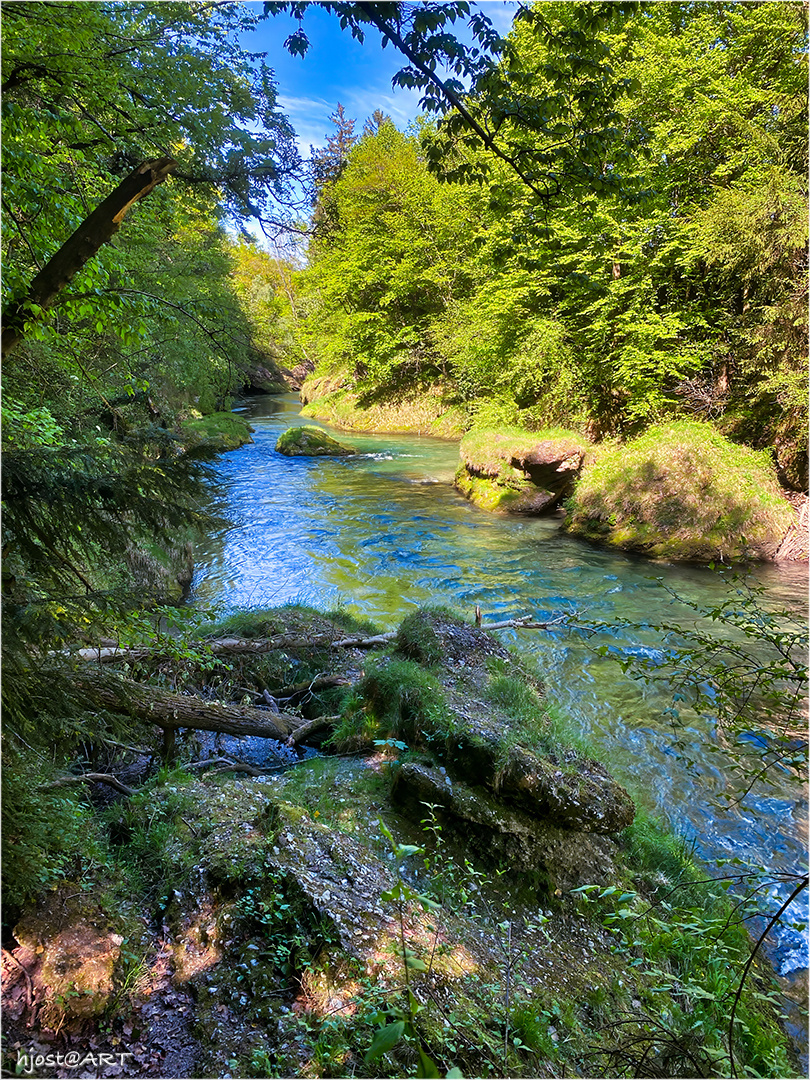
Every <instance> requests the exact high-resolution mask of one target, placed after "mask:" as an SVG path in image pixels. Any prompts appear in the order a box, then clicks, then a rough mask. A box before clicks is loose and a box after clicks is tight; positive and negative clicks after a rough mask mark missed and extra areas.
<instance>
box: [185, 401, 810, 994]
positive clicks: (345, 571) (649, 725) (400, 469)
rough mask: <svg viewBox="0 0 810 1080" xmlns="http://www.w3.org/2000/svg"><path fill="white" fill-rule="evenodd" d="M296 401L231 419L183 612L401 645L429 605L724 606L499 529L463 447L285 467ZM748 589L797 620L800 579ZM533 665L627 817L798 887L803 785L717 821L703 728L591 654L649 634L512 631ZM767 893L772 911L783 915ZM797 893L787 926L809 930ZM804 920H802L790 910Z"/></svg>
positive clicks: (777, 893)
mask: <svg viewBox="0 0 810 1080" xmlns="http://www.w3.org/2000/svg"><path fill="white" fill-rule="evenodd" d="M299 410H300V404H299V402H298V399H297V397H296V396H293V395H291V394H290V395H283V396H278V397H275V396H263V397H257V398H252V399H248V400H247V401H246V402H243V403H242V404H241V405H240V407H239V408H238V409H237V410H236V411H237V412H239V413H240V414H241V415H242V416H244V417H245V418H246V419H248V420H249V421H250V423H251V424H252V425H253V426H254V428H255V433H254V436H253V438H254V442H253V444H252V445H248V446H245V447H243V448H242V449H240V450H237V451H233V452H231V453H227V454H223V455H222V456H221V457H220V458H219V461H218V465H217V471H218V476H219V479H220V481H221V484H222V488H223V492H224V495H225V499H226V505H227V513H228V515H229V517H230V519H231V521H232V522H233V525H232V526H230V527H228V528H223V529H222V530H221V531H220V532H218V533H215V534H214V535H212V536H210V537H209V538H208V540H207V542H206V543H204V544H201V545H200V546H199V548H198V551H197V555H196V569H195V576H194V585H193V593H192V600H193V601H194V602H196V603H198V604H205V605H216V606H217V607H219V608H221V609H223V610H228V609H233V608H240V607H270V606H275V605H278V604H283V603H285V602H288V601H296V602H302V603H309V604H313V605H316V606H319V607H323V608H330V607H335V606H337V605H341V606H344V607H345V608H346V609H347V610H348V611H350V612H352V613H355V614H359V615H363V616H366V617H369V618H371V619H373V620H374V621H375V622H376V623H377V624H379V625H380V626H382V627H384V628H386V629H392V628H394V627H395V626H396V625H397V624H398V623H399V621H400V620H401V619H402V617H403V616H404V615H406V614H407V613H408V612H409V611H411V610H413V609H414V608H415V607H417V606H419V605H422V604H425V603H446V604H449V605H451V606H453V607H455V608H457V609H459V610H461V611H462V612H464V613H466V614H467V615H468V616H469V617H470V618H472V615H473V612H474V609H475V607H476V605H478V606H480V608H481V611H482V612H483V616H484V625H486V623H487V622H495V621H500V620H502V619H506V618H511V617H514V616H520V615H527V614H531V615H532V616H535V617H536V618H537V619H538V620H545V619H548V618H549V617H553V616H554V615H556V614H559V613H560V612H564V611H570V610H572V609H574V608H576V609H578V610H579V611H581V612H583V613H584V617H585V618H586V619H587V618H590V619H593V620H599V621H610V620H613V619H616V620H628V621H630V622H634V623H657V622H666V621H669V622H676V623H681V624H682V625H686V624H688V623H689V621H690V619H691V620H694V613H693V611H692V609H691V608H690V607H689V606H687V605H682V604H678V603H677V602H674V601H673V599H672V597H671V595H670V594H669V593H668V592H666V591H665V590H664V588H663V587H662V580H663V582H665V583H666V585H667V586H668V587H669V588H671V589H673V590H675V591H676V592H677V593H678V594H679V595H681V596H683V597H684V598H686V599H687V600H689V601H692V602H695V603H700V604H711V603H719V602H721V601H722V600H723V599H724V598H725V597H726V596H727V595H728V590H729V588H730V586H729V584H728V583H727V582H725V581H724V580H723V579H722V577H721V576H720V575H719V574H718V573H716V572H714V571H712V570H710V569H709V568H707V567H701V566H696V565H688V564H662V563H653V562H650V561H649V560H645V559H643V558H640V557H635V556H632V555H626V554H622V553H619V552H613V551H607V550H603V549H600V548H597V547H593V546H591V545H590V544H587V543H585V542H583V541H579V540H576V539H574V538H572V537H568V536H566V535H565V534H564V533H563V532H562V531H561V529H560V527H559V522H558V521H557V520H555V519H542V518H539V519H520V518H509V517H504V516H499V515H494V514H490V513H487V512H486V511H483V510H479V509H478V508H476V507H474V506H472V505H471V504H470V503H468V502H467V501H466V500H465V499H464V498H463V497H462V496H460V495H459V494H458V493H457V492H456V491H455V490H454V488H453V486H452V480H453V474H454V472H455V469H456V466H457V463H458V444H457V443H452V442H447V441H444V440H440V439H431V438H425V437H418V436H413V435H404V434H386V435H370V434H359V433H354V432H353V433H348V434H347V433H344V432H335V431H334V430H333V429H330V428H328V426H327V425H323V424H322V425H319V426H321V427H324V428H326V430H330V431H331V432H332V434H334V435H335V436H336V437H337V438H338V439H339V440H340V441H341V442H343V443H344V444H346V445H349V446H351V447H353V448H354V449H355V450H356V451H358V453H357V455H356V456H353V457H349V458H288V457H284V456H283V455H281V454H278V453H276V451H275V444H276V440H277V438H278V436H279V434H280V433H281V432H282V431H284V430H286V428H287V427H289V426H290V425H292V424H297V423H312V421H310V420H306V421H304V420H303V419H301V418H300V416H299ZM756 579H757V581H758V582H759V583H761V584H762V585H764V586H765V587H766V589H767V594H766V595H767V602H768V603H769V604H773V605H774V606H775V607H783V606H788V607H791V608H794V609H798V610H800V611H801V612H802V613H803V614H805V615H806V612H807V596H808V569H807V566H806V565H805V564H782V565H763V566H760V567H758V568H757V570H756ZM503 633H504V637H505V638H506V639H507V641H508V642H509V643H511V644H514V645H516V646H517V647H518V648H519V649H520V650H522V651H524V652H527V653H531V654H532V655H533V656H534V658H535V659H536V662H537V664H538V666H539V668H540V670H541V671H542V673H543V677H544V680H545V683H546V686H547V693H548V696H549V699H550V700H551V701H553V702H555V703H556V704H557V705H558V706H559V708H561V709H563V710H565V711H566V712H567V713H568V715H569V716H571V718H572V719H573V720H574V722H575V724H576V726H577V728H578V729H579V730H580V731H581V732H582V734H583V735H584V736H585V737H586V738H588V739H589V740H590V742H591V743H593V744H594V745H596V746H597V747H599V748H600V749H601V750H603V756H604V758H605V760H606V761H607V762H608V763H609V765H610V768H611V770H612V771H613V772H614V774H615V775H616V776H617V778H619V779H622V780H624V781H625V782H626V783H627V784H628V786H629V787H630V788H631V790H632V791H633V794H634V796H635V797H636V798H637V800H640V801H642V802H644V803H645V804H646V806H647V808H648V809H650V810H652V811H654V812H656V813H658V814H659V815H662V816H664V817H665V818H666V819H667V820H669V822H670V823H671V824H672V825H673V827H674V828H676V829H677V830H679V831H680V832H682V833H683V834H685V835H686V836H687V837H688V838H689V840H690V841H692V842H693V843H694V845H695V848H696V851H697V853H698V854H699V855H700V856H701V857H702V858H703V859H705V860H706V861H707V863H708V864H709V865H710V867H711V864H712V862H713V860H715V859H721V858H733V857H738V858H741V859H742V860H743V861H744V862H746V863H752V864H754V865H759V866H763V867H765V868H766V869H767V870H768V871H770V872H774V873H778V872H780V871H781V872H801V871H802V870H804V869H805V868H806V863H807V858H806V852H807V798H806V791H805V788H804V786H803V785H802V784H800V783H797V782H796V780H795V778H792V777H791V776H789V775H787V774H778V773H774V774H773V775H772V777H771V780H772V783H770V784H769V785H768V786H758V787H756V788H755V789H754V790H753V791H752V792H751V793H750V795H748V796H747V797H746V798H745V799H744V800H743V803H742V805H741V806H736V807H733V808H732V807H727V806H725V807H724V806H723V805H722V804H721V802H720V800H719V797H720V796H721V794H723V793H725V794H726V795H728V794H731V795H733V794H734V792H735V791H736V790H737V785H738V783H739V781H738V780H737V778H736V776H735V774H734V772H733V770H732V769H731V766H730V762H729V761H728V759H727V758H726V757H725V756H724V754H723V752H722V750H720V751H718V749H714V750H712V751H709V749H708V748H709V747H716V745H717V743H716V739H715V731H714V725H713V723H712V720H711V718H707V717H700V716H697V715H695V714H692V717H691V718H690V720H689V724H688V726H687V727H686V730H685V731H681V733H680V734H681V738H682V739H685V741H686V743H687V744H688V749H687V752H686V757H687V758H689V759H690V761H691V763H689V762H687V761H686V760H685V758H684V752H683V749H682V748H681V749H680V750H678V749H676V748H675V746H674V745H673V744H674V740H675V735H674V734H673V730H672V727H671V724H670V723H669V721H668V720H667V718H666V716H665V715H664V714H663V710H664V709H665V708H667V707H670V706H671V705H672V697H671V693H667V692H665V691H664V690H663V689H662V688H661V687H659V686H656V685H647V686H644V685H642V684H640V683H639V682H638V681H636V680H633V679H632V678H630V677H629V676H627V675H625V674H623V673H622V671H621V669H620V667H619V666H618V665H617V664H616V663H615V662H614V661H612V660H610V659H609V658H606V657H603V656H599V655H598V654H597V652H596V645H597V643H599V642H600V641H601V643H604V642H605V640H607V641H608V642H609V645H610V646H611V647H612V648H613V649H614V650H617V651H620V652H624V653H625V654H627V653H628V652H633V651H636V652H638V651H647V652H649V651H650V650H653V655H655V653H654V650H656V649H660V648H661V647H662V646H663V642H662V640H661V638H660V635H658V634H657V633H656V632H655V631H653V630H651V629H649V628H647V629H644V630H639V631H632V632H628V631H625V632H615V633H612V634H610V635H608V636H607V638H605V636H604V635H603V636H601V638H597V639H595V640H594V639H593V638H586V637H584V636H582V635H576V634H571V633H570V632H567V631H564V630H560V631H559V632H555V633H547V632H543V631H528V630H526V631H507V632H503ZM788 892H789V888H788V887H787V886H786V885H778V886H774V887H773V889H772V890H771V898H770V902H771V903H772V904H774V903H776V901H777V898H780V897H786V896H787V895H788ZM806 897H807V893H806V892H805V893H804V900H803V903H802V904H798V903H797V904H794V905H793V907H794V910H792V911H791V912H790V913H789V915H790V917H791V919H792V920H798V921H802V922H804V923H805V924H806V921H807V899H806ZM797 908H799V909H800V910H795V909H797ZM769 955H770V958H771V961H772V963H773V964H774V967H775V969H776V970H777V972H778V973H779V974H781V975H785V976H790V975H791V974H794V976H795V975H798V973H799V972H800V971H801V970H802V969H805V968H806V967H807V963H808V949H807V936H806V933H805V932H804V931H802V930H800V929H795V928H792V927H786V928H783V929H782V930H781V931H780V932H779V934H778V935H777V936H776V938H775V939H774V942H773V944H772V945H771V947H770V950H769Z"/></svg>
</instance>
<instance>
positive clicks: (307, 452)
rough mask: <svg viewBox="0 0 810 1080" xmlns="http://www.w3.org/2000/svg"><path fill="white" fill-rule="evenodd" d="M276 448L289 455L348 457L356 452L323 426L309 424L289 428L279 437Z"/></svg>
mask: <svg viewBox="0 0 810 1080" xmlns="http://www.w3.org/2000/svg"><path fill="white" fill-rule="evenodd" d="M276 450H277V451H278V452H279V453H280V454H285V455H286V456H287V457H346V456H347V455H349V454H353V453H354V452H355V451H354V450H352V449H351V447H349V446H344V445H343V444H342V443H339V442H338V441H337V439H333V438H332V436H331V435H327V433H326V432H325V431H322V430H321V428H318V427H311V426H309V425H305V426H303V427H292V428H288V429H287V431H285V432H284V433H283V434H282V435H281V436H280V437H279V440H278V442H277V443H276Z"/></svg>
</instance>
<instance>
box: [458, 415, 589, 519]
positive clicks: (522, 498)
mask: <svg viewBox="0 0 810 1080" xmlns="http://www.w3.org/2000/svg"><path fill="white" fill-rule="evenodd" d="M587 450H588V443H587V442H586V441H585V440H584V439H583V438H582V437H581V436H580V435H578V434H577V433H576V432H575V431H568V430H566V429H564V428H550V429H546V430H544V431H537V432H530V431H525V430H523V429H522V428H501V429H492V428H474V429H473V430H472V431H470V432H468V433H467V435H465V437H464V438H463V439H462V441H461V447H460V454H461V464H460V466H459V469H458V471H457V473H456V477H455V485H456V488H457V489H458V490H459V491H460V492H461V493H462V494H463V495H465V496H466V497H467V498H468V499H470V501H471V502H474V503H475V504H476V505H477V506H480V507H482V508H483V509H484V510H498V511H502V512H507V513H513V514H548V513H552V512H553V511H554V510H556V508H557V507H558V506H559V504H560V502H561V501H562V500H563V499H565V498H567V497H568V496H569V495H570V494H571V493H572V491H573V489H574V483H575V481H576V478H577V476H578V475H579V472H580V469H581V468H582V464H583V461H584V459H585V455H586V453H587Z"/></svg>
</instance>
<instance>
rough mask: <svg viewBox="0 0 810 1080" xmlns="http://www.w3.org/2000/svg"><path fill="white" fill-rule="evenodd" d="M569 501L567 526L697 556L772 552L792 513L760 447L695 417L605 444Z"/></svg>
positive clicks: (617, 542)
mask: <svg viewBox="0 0 810 1080" xmlns="http://www.w3.org/2000/svg"><path fill="white" fill-rule="evenodd" d="M569 509H570V512H569V515H568V517H567V519H566V523H565V527H566V529H567V530H568V531H569V532H571V533H573V534H574V535H576V536H580V537H582V538H583V539H586V540H591V541H595V542H597V543H604V544H608V545H611V546H613V547H618V548H622V549H624V550H628V551H638V552H642V553H644V554H646V555H652V556H655V557H658V558H667V559H690V560H695V561H705V562H709V561H712V560H739V559H745V558H754V559H772V558H774V556H775V555H776V552H777V551H778V549H779V546H780V544H781V542H782V540H783V538H784V537H785V535H786V533H787V532H788V530H789V529H790V527H791V525H793V523H794V520H795V516H796V515H795V511H794V510H793V508H792V507H791V505H790V504H789V503H788V502H787V500H786V499H785V498H784V496H783V495H782V492H781V490H780V487H779V484H778V482H777V478H776V470H775V467H774V465H773V462H772V460H771V457H770V455H769V454H768V453H767V452H765V451H755V450H751V449H749V448H748V447H745V446H738V445H736V444H735V443H732V442H730V441H729V440H728V439H726V438H725V437H724V436H723V435H721V434H720V433H719V432H718V431H716V430H715V429H714V428H713V427H712V426H711V425H710V424H706V423H700V422H695V421H681V422H677V423H671V424H662V425H658V426H656V427H652V428H650V429H649V430H648V431H646V432H645V433H644V434H643V435H641V436H640V437H638V438H637V439H633V440H632V441H631V442H629V443H627V444H626V445H625V446H618V445H617V446H613V447H610V448H604V449H603V450H602V452H601V453H600V454H599V457H598V459H597V460H596V461H595V462H594V463H593V464H591V465H590V466H588V467H587V468H585V470H584V471H583V474H582V477H581V478H580V480H579V482H578V483H577V486H576V489H575V492H574V496H573V498H572V500H571V502H570V505H569Z"/></svg>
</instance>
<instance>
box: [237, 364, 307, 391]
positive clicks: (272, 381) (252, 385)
mask: <svg viewBox="0 0 810 1080" xmlns="http://www.w3.org/2000/svg"><path fill="white" fill-rule="evenodd" d="M286 374H287V373H286V372H284V371H282V369H280V368H278V367H276V366H275V365H273V368H272V370H271V369H270V368H268V367H265V366H264V365H262V364H257V365H256V367H253V368H251V369H250V371H248V372H247V374H246V375H245V388H246V390H247V392H248V393H249V394H286V393H287V391H288V390H294V389H296V387H294V386H292V385H291V383H290V382H289V381H288V380H287V378H285V375H286Z"/></svg>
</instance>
